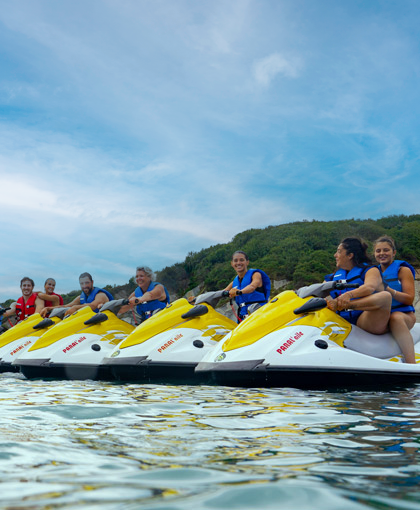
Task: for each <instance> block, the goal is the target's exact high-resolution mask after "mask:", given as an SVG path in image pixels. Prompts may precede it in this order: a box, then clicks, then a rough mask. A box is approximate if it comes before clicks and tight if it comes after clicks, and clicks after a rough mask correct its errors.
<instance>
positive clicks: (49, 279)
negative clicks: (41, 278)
mask: <svg viewBox="0 0 420 510" xmlns="http://www.w3.org/2000/svg"><path fill="white" fill-rule="evenodd" d="M49 281H52V282H54V283H57V282H56V281H55V280H54V278H47V279H46V280H45V283H44V285H46V284H47V282H49Z"/></svg>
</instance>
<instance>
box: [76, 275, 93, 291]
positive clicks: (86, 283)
mask: <svg viewBox="0 0 420 510" xmlns="http://www.w3.org/2000/svg"><path fill="white" fill-rule="evenodd" d="M79 283H80V288H81V289H82V291H83V292H84V293H85V294H86V296H89V294H90V293H91V292H92V290H93V281H92V280H91V279H90V278H88V277H87V276H84V277H83V278H79Z"/></svg>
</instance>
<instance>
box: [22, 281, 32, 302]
mask: <svg viewBox="0 0 420 510" xmlns="http://www.w3.org/2000/svg"><path fill="white" fill-rule="evenodd" d="M20 288H21V291H22V296H23V297H24V298H26V299H27V298H28V297H30V296H31V295H32V291H33V290H34V286H33V285H32V283H31V282H30V281H29V280H24V281H23V282H22V283H21V285H20Z"/></svg>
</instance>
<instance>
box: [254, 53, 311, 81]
mask: <svg viewBox="0 0 420 510" xmlns="http://www.w3.org/2000/svg"><path fill="white" fill-rule="evenodd" d="M300 67H301V63H300V62H299V61H297V60H292V59H290V58H286V57H284V56H283V55H281V54H279V53H273V54H272V55H269V56H268V57H264V58H262V59H261V60H258V61H257V62H255V64H254V77H255V80H256V82H257V83H258V84H260V85H263V86H265V87H267V86H269V85H270V84H271V82H272V81H273V80H274V79H275V77H276V76H278V75H283V76H285V77H287V78H296V77H297V76H298V74H299V69H300Z"/></svg>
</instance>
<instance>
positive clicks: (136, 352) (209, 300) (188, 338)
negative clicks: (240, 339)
mask: <svg viewBox="0 0 420 510" xmlns="http://www.w3.org/2000/svg"><path fill="white" fill-rule="evenodd" d="M226 295H229V294H228V293H227V292H225V291H216V292H207V293H205V294H202V295H201V296H198V297H197V299H196V301H195V305H194V306H193V305H191V304H190V303H189V302H188V301H187V300H186V299H184V298H182V299H178V300H177V301H175V302H173V303H172V304H170V305H169V306H167V307H166V308H164V309H162V310H160V311H159V312H158V313H156V314H155V315H153V316H152V317H151V318H150V319H147V320H146V321H145V322H143V323H142V324H140V326H138V327H137V328H136V329H135V331H133V333H131V334H130V335H129V336H128V337H127V338H126V339H125V340H124V341H123V342H121V344H120V345H119V346H118V347H116V348H115V350H114V352H112V353H111V354H110V356H109V357H107V358H105V359H104V364H105V365H106V366H108V367H110V368H111V372H112V374H113V375H114V377H115V378H116V379H117V380H120V381H142V382H152V381H153V382H178V383H187V382H198V381H199V375H196V374H195V373H194V368H195V366H196V365H197V363H198V362H199V361H200V360H201V359H202V357H203V356H204V355H205V354H206V353H207V352H209V351H211V350H212V349H213V348H214V346H215V345H216V344H217V342H219V341H221V340H222V339H224V338H225V336H226V335H227V334H228V333H230V331H232V329H234V328H235V327H236V326H237V324H236V323H235V322H233V321H232V320H231V319H228V318H227V317H226V316H224V315H222V314H221V313H219V312H217V311H216V310H215V307H216V304H217V303H218V301H219V299H220V298H221V297H226Z"/></svg>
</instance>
